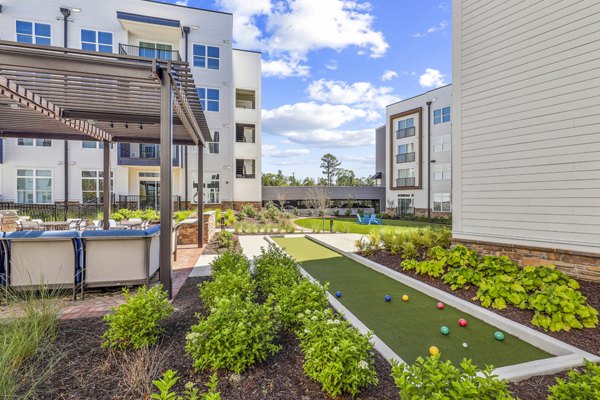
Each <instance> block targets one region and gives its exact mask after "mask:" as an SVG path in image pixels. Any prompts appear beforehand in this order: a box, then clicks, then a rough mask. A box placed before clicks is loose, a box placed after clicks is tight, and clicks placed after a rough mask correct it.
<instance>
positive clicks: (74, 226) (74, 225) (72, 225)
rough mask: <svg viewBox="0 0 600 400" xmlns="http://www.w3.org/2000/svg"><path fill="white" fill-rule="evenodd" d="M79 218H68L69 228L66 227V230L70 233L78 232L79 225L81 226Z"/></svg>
mask: <svg viewBox="0 0 600 400" xmlns="http://www.w3.org/2000/svg"><path fill="white" fill-rule="evenodd" d="M81 221H82V220H81V218H69V219H67V222H68V223H69V226H68V227H67V229H68V230H70V231H78V230H79V224H81Z"/></svg>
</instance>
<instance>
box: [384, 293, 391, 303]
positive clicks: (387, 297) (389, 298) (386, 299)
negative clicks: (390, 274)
mask: <svg viewBox="0 0 600 400" xmlns="http://www.w3.org/2000/svg"><path fill="white" fill-rule="evenodd" d="M384 298H385V301H387V302H388V303H389V302H390V301H392V296H390V295H389V294H386V295H385V297H384Z"/></svg>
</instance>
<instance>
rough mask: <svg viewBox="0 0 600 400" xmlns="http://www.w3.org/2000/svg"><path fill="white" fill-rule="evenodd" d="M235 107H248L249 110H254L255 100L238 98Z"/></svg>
mask: <svg viewBox="0 0 600 400" xmlns="http://www.w3.org/2000/svg"><path fill="white" fill-rule="evenodd" d="M235 108H246V109H248V110H254V101H252V100H236V101H235Z"/></svg>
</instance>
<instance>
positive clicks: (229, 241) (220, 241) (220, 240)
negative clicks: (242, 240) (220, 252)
mask: <svg viewBox="0 0 600 400" xmlns="http://www.w3.org/2000/svg"><path fill="white" fill-rule="evenodd" d="M217 246H219V248H221V249H231V248H232V247H233V233H231V232H229V231H221V232H219V233H218V236H217Z"/></svg>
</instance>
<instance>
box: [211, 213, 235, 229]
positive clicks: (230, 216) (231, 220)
mask: <svg viewBox="0 0 600 400" xmlns="http://www.w3.org/2000/svg"><path fill="white" fill-rule="evenodd" d="M215 219H216V221H217V225H220V224H221V219H223V222H224V223H225V226H227V227H230V226H232V225H233V224H235V223H236V222H237V218H236V217H235V213H234V212H233V210H227V211H222V210H220V209H217V210H215Z"/></svg>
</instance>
